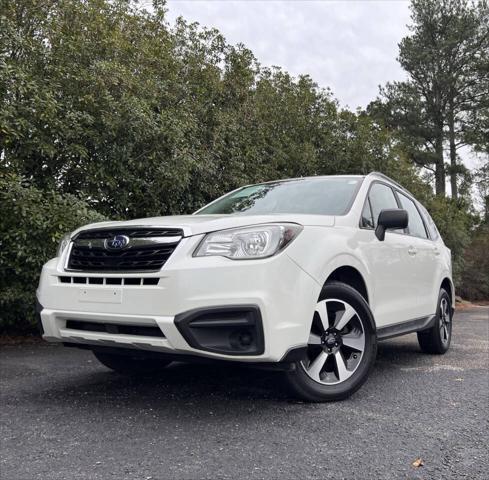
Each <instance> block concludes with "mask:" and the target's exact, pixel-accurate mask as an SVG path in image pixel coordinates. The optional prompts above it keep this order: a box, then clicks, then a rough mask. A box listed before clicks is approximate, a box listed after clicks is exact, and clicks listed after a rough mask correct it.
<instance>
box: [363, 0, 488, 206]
mask: <svg viewBox="0 0 489 480" xmlns="http://www.w3.org/2000/svg"><path fill="white" fill-rule="evenodd" d="M411 20H412V24H411V25H410V34H409V35H408V36H406V37H404V38H403V39H402V41H401V43H400V44H399V58H398V60H399V63H400V64H401V66H402V68H403V69H404V70H405V72H406V73H407V75H408V79H407V80H406V81H403V82H394V83H388V84H387V85H386V87H385V88H383V89H381V97H382V98H381V100H377V101H376V102H373V103H372V104H371V105H370V108H369V111H370V112H371V113H372V114H373V115H375V116H376V117H377V118H381V119H383V121H384V122H385V125H386V126H388V127H389V128H391V129H393V130H394V131H396V133H397V134H398V140H399V141H400V142H401V143H402V144H403V146H404V148H405V150H406V152H407V153H408V155H409V158H410V160H411V161H413V162H414V163H415V164H417V165H422V166H424V167H426V168H429V169H430V170H432V171H433V173H434V177H435V187H436V192H437V194H439V195H445V176H446V174H447V173H448V174H449V175H450V181H451V182H450V183H451V196H452V197H453V198H455V199H456V198H457V197H458V193H459V187H460V183H463V182H464V180H466V179H467V178H468V175H467V172H466V169H465V167H464V166H463V164H462V163H461V162H460V159H459V156H458V153H457V151H458V149H459V148H460V147H462V146H464V145H471V146H472V147H475V148H478V146H480V145H481V144H483V143H484V137H485V138H487V108H488V102H489V95H488V93H487V92H488V91H489V5H488V3H487V1H486V0H478V1H474V2H469V1H467V0H439V1H432V0H412V1H411ZM484 124H485V126H484ZM446 157H449V159H450V164H449V165H446V164H445V158H446ZM460 193H461V194H463V192H462V191H461V192H460Z"/></svg>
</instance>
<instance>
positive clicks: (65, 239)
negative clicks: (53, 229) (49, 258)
mask: <svg viewBox="0 0 489 480" xmlns="http://www.w3.org/2000/svg"><path fill="white" fill-rule="evenodd" d="M70 239H71V234H70V233H67V234H66V235H65V236H64V237H63V238H62V239H61V240H60V241H59V244H58V252H57V253H56V256H57V257H61V255H62V254H63V251H64V249H65V248H66V247H67V246H68V244H69V243H70Z"/></svg>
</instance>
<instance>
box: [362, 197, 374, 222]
mask: <svg viewBox="0 0 489 480" xmlns="http://www.w3.org/2000/svg"><path fill="white" fill-rule="evenodd" d="M362 227H363V228H374V219H373V217H372V209H371V208H370V200H369V199H368V198H367V200H366V201H365V206H364V207H363V212H362Z"/></svg>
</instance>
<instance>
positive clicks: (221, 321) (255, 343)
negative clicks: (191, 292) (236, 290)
mask: <svg viewBox="0 0 489 480" xmlns="http://www.w3.org/2000/svg"><path fill="white" fill-rule="evenodd" d="M175 325H176V327H177V328H178V331H179V332H180V333H181V335H182V336H183V338H184V339H185V340H186V341H187V343H188V344H189V345H190V346H191V347H192V348H195V349H197V350H202V351H206V352H213V353H221V354H226V355H247V356H248V355H261V354H262V353H263V352H264V351H265V341H264V336H263V323H262V318H261V312H260V309H259V308H258V306H256V305H230V306H219V307H208V308H198V309H195V310H190V311H188V312H184V313H181V314H179V315H177V316H176V317H175Z"/></svg>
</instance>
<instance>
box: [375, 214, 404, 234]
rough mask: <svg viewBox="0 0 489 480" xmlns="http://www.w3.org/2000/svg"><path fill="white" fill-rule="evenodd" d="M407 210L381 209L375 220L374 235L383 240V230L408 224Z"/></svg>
mask: <svg viewBox="0 0 489 480" xmlns="http://www.w3.org/2000/svg"><path fill="white" fill-rule="evenodd" d="M408 221H409V218H408V212H406V210H401V209H400V208H395V209H392V210H381V212H380V213H379V218H378V220H377V228H376V229H375V236H376V237H377V238H378V239H379V240H380V241H381V242H383V241H384V238H385V231H386V230H388V229H398V228H406V227H407V226H408Z"/></svg>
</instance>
